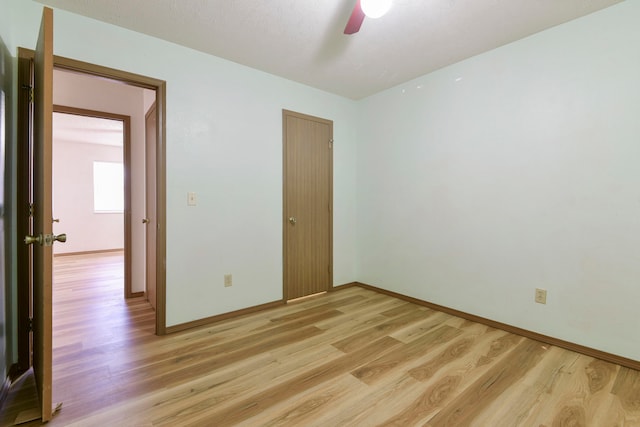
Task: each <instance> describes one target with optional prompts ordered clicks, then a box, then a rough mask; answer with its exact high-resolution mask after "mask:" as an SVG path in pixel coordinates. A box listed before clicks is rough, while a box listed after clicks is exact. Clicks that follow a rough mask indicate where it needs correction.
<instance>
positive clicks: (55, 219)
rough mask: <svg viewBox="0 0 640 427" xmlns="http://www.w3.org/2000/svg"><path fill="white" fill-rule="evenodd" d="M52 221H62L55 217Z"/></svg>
mask: <svg viewBox="0 0 640 427" xmlns="http://www.w3.org/2000/svg"><path fill="white" fill-rule="evenodd" d="M51 221H52V222H60V218H53V219H52V220H51Z"/></svg>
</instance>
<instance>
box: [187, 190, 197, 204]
mask: <svg viewBox="0 0 640 427" xmlns="http://www.w3.org/2000/svg"><path fill="white" fill-rule="evenodd" d="M197 204H198V199H197V197H196V193H194V192H193V191H189V192H188V193H187V206H195V205H197Z"/></svg>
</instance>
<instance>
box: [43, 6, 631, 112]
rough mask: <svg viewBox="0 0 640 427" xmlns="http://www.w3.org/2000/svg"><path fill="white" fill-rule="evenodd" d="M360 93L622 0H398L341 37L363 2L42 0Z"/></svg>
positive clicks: (323, 85)
mask: <svg viewBox="0 0 640 427" xmlns="http://www.w3.org/2000/svg"><path fill="white" fill-rule="evenodd" d="M37 1H40V2H41V3H45V4H48V5H51V6H53V7H57V8H60V9H65V10H68V11H71V12H74V13H77V14H80V15H84V16H88V17H91V18H95V19H98V20H100V21H104V22H108V23H111V24H115V25H118V26H121V27H124V28H128V29H131V30H134V31H137V32H140V33H144V34H148V35H151V36H155V37H158V38H161V39H165V40H168V41H171V42H174V43H177V44H180V45H183V46H187V47H190V48H193V49H196V50H199V51H202V52H206V53H210V54H212V55H215V56H218V57H221V58H226V59H228V60H231V61H234V62H237V63H240V64H244V65H247V66H249V67H252V68H256V69H259V70H263V71H266V72H268V73H271V74H275V75H278V76H281V77H284V78H287V79H290V80H294V81H297V82H300V83H304V84H306V85H309V86H312V87H316V88H318V89H322V90H325V91H328V92H332V93H335V94H338V95H342V96H345V97H348V98H352V99H361V98H363V97H366V96H369V95H372V94H374V93H376V92H379V91H381V90H384V89H387V88H390V87H393V86H396V85H398V84H400V83H403V82H406V81H408V80H411V79H413V78H416V77H418V76H421V75H423V74H426V73H429V72H431V71H434V70H437V69H439V68H442V67H445V66H447V65H450V64H453V63H455V62H458V61H460V60H462V59H465V58H469V57H471V56H474V55H477V54H479V53H482V52H486V51H488V50H491V49H494V48H496V47H498V46H501V45H504V44H507V43H510V42H512V41H515V40H518V39H521V38H523V37H526V36H528V35H531V34H534V33H536V32H539V31H542V30H544V29H547V28H550V27H553V26H555V25H558V24H561V23H564V22H567V21H570V20H572V19H575V18H578V17H580V16H583V15H586V14H589V13H591V12H594V11H596V10H599V9H602V8H605V7H608V6H611V5H613V4H615V3H619V2H621V1H623V0H393V6H392V8H391V10H390V11H389V13H387V14H386V15H385V16H383V17H382V18H379V19H375V20H374V19H369V18H366V19H365V21H364V23H363V25H362V28H361V29H360V32H359V33H356V34H354V35H350V36H348V35H345V34H343V30H344V26H345V24H346V23H347V20H348V19H349V15H350V14H351V11H352V9H353V7H354V4H355V0H37Z"/></svg>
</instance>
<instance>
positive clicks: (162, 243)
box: [16, 48, 167, 370]
mask: <svg viewBox="0 0 640 427" xmlns="http://www.w3.org/2000/svg"><path fill="white" fill-rule="evenodd" d="M34 54H35V52H34V51H33V50H31V49H26V48H18V90H19V93H18V124H17V129H18V141H19V146H20V148H19V149H18V156H19V159H18V167H17V176H18V179H17V184H16V185H17V192H18V197H17V199H18V200H17V204H18V217H19V218H20V217H22V215H23V214H24V212H22V210H24V209H23V208H24V207H25V206H26V212H27V214H28V203H27V205H21V200H22V198H23V194H27V195H28V190H27V192H26V193H23V191H24V188H25V182H24V181H25V179H24V177H25V176H28V174H27V175H25V174H24V171H23V170H22V169H21V167H22V166H21V161H20V159H25V158H28V155H29V153H28V152H24V150H23V145H25V144H24V141H28V138H29V132H30V128H29V122H28V113H29V111H30V108H31V106H30V101H29V92H28V91H27V90H23V89H27V88H28V87H30V86H33V84H32V82H31V80H30V79H31V77H30V76H31V70H32V61H33V58H34ZM53 62H54V67H55V68H57V69H63V70H67V71H71V72H77V73H81V74H85V75H91V76H94V77H98V78H107V79H110V80H115V81H119V82H122V83H125V84H130V85H132V86H136V87H141V88H144V89H150V90H153V91H155V94H156V219H157V223H156V227H157V228H156V235H157V240H156V266H155V267H156V316H155V317H156V321H155V334H156V335H166V333H167V326H166V269H165V265H166V91H167V89H166V82H165V81H164V80H159V79H155V78H152V77H147V76H142V75H139V74H134V73H130V72H126V71H121V70H117V69H114V68H109V67H104V66H100V65H96V64H91V63H88V62H83V61H78V60H75V59H70V58H65V57H61V56H56V55H54V58H53ZM27 78H28V80H25V79H27ZM25 138H27V139H25ZM20 156H22V157H20ZM25 156H26V157H25ZM26 185H27V187H26V188H28V185H29V183H28V182H27V183H26ZM17 228H18V233H21V232H22V230H21V221H20V220H19V221H18V224H17ZM25 235H26V234H25ZM23 246H24V245H19V248H23ZM17 258H18V259H17V266H18V272H17V275H18V283H28V282H25V281H24V279H25V274H26V275H27V276H26V279H28V274H30V273H29V272H28V268H26V266H28V251H27V250H24V249H22V250H21V249H19V250H18V254H17ZM25 288H28V287H27V286H19V287H18V295H17V298H18V355H19V360H18V364H19V366H20V367H21V368H22V369H23V370H26V369H28V368H29V367H30V366H31V348H30V345H31V342H30V337H29V335H30V334H29V329H28V325H29V318H30V316H31V313H30V300H31V293H30V290H29V289H25Z"/></svg>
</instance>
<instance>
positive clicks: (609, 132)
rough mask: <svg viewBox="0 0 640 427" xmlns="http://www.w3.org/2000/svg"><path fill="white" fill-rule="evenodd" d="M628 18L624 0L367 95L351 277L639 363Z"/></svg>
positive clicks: (635, 67) (639, 222)
mask: <svg viewBox="0 0 640 427" xmlns="http://www.w3.org/2000/svg"><path fill="white" fill-rule="evenodd" d="M638 22H640V1H626V2H623V3H620V4H618V5H616V6H613V7H610V8H607V9H605V10H602V11H600V12H597V13H594V14H592V15H589V16H586V17H584V18H582V19H578V20H575V21H572V22H569V23H567V24H564V25H561V26H558V27H555V28H552V29H550V30H547V31H544V32H541V33H538V34H536V35H533V36H531V37H528V38H526V39H524V40H521V41H518V42H515V43H512V44H509V45H506V46H503V47H501V48H498V49H495V50H493V51H490V52H488V53H485V54H482V55H479V56H476V57H473V58H471V59H468V60H465V61H462V62H460V63H457V64H455V65H452V66H450V67H447V68H445V69H442V70H439V71H437V72H434V73H431V74H428V75H425V76H423V77H420V78H418V79H415V80H413V81H410V82H407V83H406V84H402V85H400V86H398V87H395V88H393V89H390V90H387V91H385V92H382V93H379V94H377V95H374V96H372V97H370V98H368V99H366V100H363V101H362V102H361V104H360V106H359V107H360V114H361V132H362V138H361V140H360V142H359V149H358V163H357V170H358V183H357V188H358V205H357V209H358V220H357V221H356V223H357V224H358V235H359V237H358V262H357V264H358V269H359V270H358V275H357V276H358V279H359V280H361V281H363V282H366V283H370V284H372V285H376V286H380V287H382V288H385V289H389V290H392V291H395V292H399V293H402V294H406V295H410V296H413V297H416V298H420V299H423V300H427V301H431V302H434V303H437V304H441V305H444V306H448V307H452V308H455V309H458V310H462V311H465V312H469V313H472V314H475V315H479V316H483V317H486V318H489V319H494V320H497V321H500V322H504V323H507V324H510V325H514V326H518V327H520V328H524V329H528V330H533V331H537V332H539V333H542V334H547V335H550V336H553V337H557V338H560V339H564V340H567V341H572V342H576V343H578V344H582V345H585V346H589V347H594V348H598V349H601V350H604V351H607V352H611V353H614V354H618V355H621V356H626V357H629V358H632V359H635V360H640V335H639V334H638V333H637V327H638V301H640V286H639V280H640V84H638V78H639V76H640V54H639V53H638V52H640V25H638ZM536 287H539V288H545V289H547V290H548V297H547V301H548V302H547V304H546V305H540V304H535V303H534V289H535V288H536Z"/></svg>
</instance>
